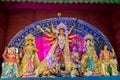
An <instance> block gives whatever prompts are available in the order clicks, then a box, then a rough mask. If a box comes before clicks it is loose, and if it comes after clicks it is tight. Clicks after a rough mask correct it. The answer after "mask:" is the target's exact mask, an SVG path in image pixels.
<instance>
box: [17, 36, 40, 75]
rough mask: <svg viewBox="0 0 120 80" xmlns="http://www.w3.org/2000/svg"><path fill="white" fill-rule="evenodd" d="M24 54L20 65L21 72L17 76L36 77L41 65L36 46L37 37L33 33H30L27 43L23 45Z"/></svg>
mask: <svg viewBox="0 0 120 80" xmlns="http://www.w3.org/2000/svg"><path fill="white" fill-rule="evenodd" d="M23 52H24V56H23V58H22V61H21V65H20V66H19V74H18V75H17V77H35V76H37V75H36V72H35V70H36V69H37V67H38V65H39V60H38V56H37V49H36V46H35V37H34V36H33V35H32V34H28V35H27V36H26V37H25V45H24V46H23Z"/></svg>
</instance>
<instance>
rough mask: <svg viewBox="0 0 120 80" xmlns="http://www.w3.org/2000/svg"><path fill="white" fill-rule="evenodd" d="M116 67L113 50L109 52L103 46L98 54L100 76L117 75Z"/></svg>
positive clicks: (106, 47)
mask: <svg viewBox="0 0 120 80" xmlns="http://www.w3.org/2000/svg"><path fill="white" fill-rule="evenodd" d="M117 65H118V63H117V60H116V57H115V51H114V49H112V50H111V51H109V50H108V46H107V45H104V49H103V50H101V52H100V68H101V70H100V72H101V75H104V76H106V75H114V76H115V75H118V74H119V72H118V70H117Z"/></svg>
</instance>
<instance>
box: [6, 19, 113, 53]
mask: <svg viewBox="0 0 120 80" xmlns="http://www.w3.org/2000/svg"><path fill="white" fill-rule="evenodd" d="M60 22H63V23H64V24H65V25H66V26H67V27H68V29H70V28H71V26H74V30H73V32H72V33H73V34H78V35H79V36H81V37H84V36H85V35H86V34H92V35H93V37H94V43H95V49H96V51H97V54H99V52H100V49H103V46H104V45H105V44H107V45H108V49H109V50H111V48H112V46H111V43H110V42H109V40H108V39H107V38H106V37H105V36H104V35H103V33H101V32H100V31H99V30H98V29H97V28H95V27H94V26H92V25H90V24H88V23H86V22H84V21H82V20H79V19H77V18H71V17H60V18H49V19H45V20H41V21H37V22H35V23H33V24H31V25H28V26H26V27H25V28H24V29H22V30H21V31H20V32H19V33H17V34H16V35H15V36H14V37H13V38H12V39H11V41H10V42H9V44H8V46H9V47H10V46H16V47H18V48H20V47H22V46H23V45H24V43H25V41H24V38H25V36H26V35H28V34H29V33H31V34H33V35H34V36H35V37H36V38H37V37H39V36H42V35H43V33H42V32H41V31H40V30H38V29H37V28H36V26H37V25H40V26H41V27H42V28H43V29H45V28H46V27H48V28H50V27H51V23H53V24H54V26H55V27H56V26H57V25H58V24H59V23H60Z"/></svg>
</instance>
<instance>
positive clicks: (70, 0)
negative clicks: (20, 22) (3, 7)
mask: <svg viewBox="0 0 120 80" xmlns="http://www.w3.org/2000/svg"><path fill="white" fill-rule="evenodd" d="M1 1H2V2H39V3H120V0H1Z"/></svg>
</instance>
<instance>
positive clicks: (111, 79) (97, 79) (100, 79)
mask: <svg viewBox="0 0 120 80" xmlns="http://www.w3.org/2000/svg"><path fill="white" fill-rule="evenodd" d="M1 80H120V76H90V77H76V78H67V77H64V78H63V77H56V78H49V77H46V78H40V77H35V78H4V79H1Z"/></svg>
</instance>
